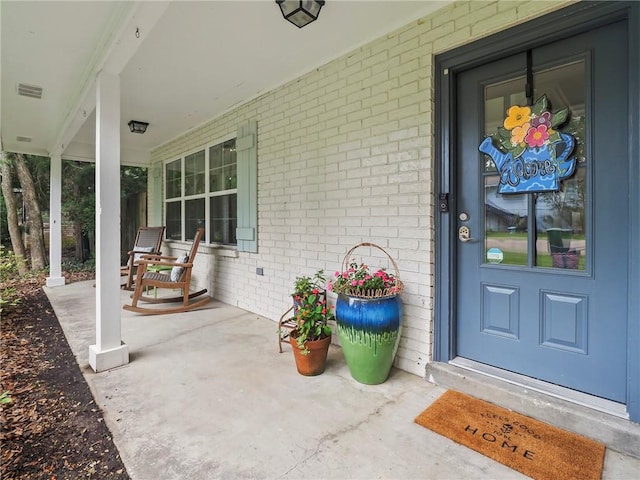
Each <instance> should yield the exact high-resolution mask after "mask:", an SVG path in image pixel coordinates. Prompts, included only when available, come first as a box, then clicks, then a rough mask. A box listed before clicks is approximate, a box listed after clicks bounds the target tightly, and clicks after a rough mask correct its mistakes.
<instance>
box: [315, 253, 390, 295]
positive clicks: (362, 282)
mask: <svg viewBox="0 0 640 480" xmlns="http://www.w3.org/2000/svg"><path fill="white" fill-rule="evenodd" d="M327 290H329V291H333V292H335V293H338V294H340V293H342V294H344V295H349V296H352V297H365V298H382V297H389V296H392V295H397V294H398V293H400V291H401V290H402V283H401V282H400V281H399V280H398V279H397V278H396V277H395V275H393V274H391V273H388V272H387V271H386V270H385V269H384V268H381V269H379V270H377V271H375V272H373V273H372V272H371V271H370V270H369V267H368V266H367V265H366V264H364V263H361V264H359V265H358V263H356V261H355V259H352V260H351V263H350V264H349V268H348V269H347V270H345V271H344V272H336V273H335V280H334V281H333V282H329V284H328V285H327Z"/></svg>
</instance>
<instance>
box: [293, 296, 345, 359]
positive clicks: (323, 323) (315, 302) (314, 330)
mask: <svg viewBox="0 0 640 480" xmlns="http://www.w3.org/2000/svg"><path fill="white" fill-rule="evenodd" d="M294 299H295V300H296V302H297V305H296V306H297V308H296V310H295V315H294V320H295V322H296V328H295V330H294V331H293V332H291V336H292V337H293V338H295V339H296V343H297V344H298V348H299V349H300V350H301V353H302V354H304V355H306V354H308V353H309V350H308V349H307V347H306V345H305V343H306V342H307V341H313V340H321V339H323V338H326V337H329V336H331V333H332V332H331V327H330V326H329V325H328V322H329V321H332V320H335V316H334V315H333V311H332V307H330V306H329V305H327V300H326V298H325V296H324V295H323V292H322V291H321V290H319V289H318V288H314V289H312V290H311V292H310V293H309V294H308V295H305V296H296V297H294Z"/></svg>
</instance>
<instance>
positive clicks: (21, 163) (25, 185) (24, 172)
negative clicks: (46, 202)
mask: <svg viewBox="0 0 640 480" xmlns="http://www.w3.org/2000/svg"><path fill="white" fill-rule="evenodd" d="M13 164H14V167H15V169H16V173H17V174H18V180H19V181H20V185H21V186H22V195H23V198H24V205H25V209H26V211H27V226H28V228H29V250H30V252H31V269H32V270H42V269H43V268H44V267H45V266H46V265H47V263H48V262H47V251H46V249H45V246H44V225H43V223H42V211H41V210H40V205H39V203H38V196H37V194H36V185H35V182H34V181H33V177H32V176H31V172H29V168H28V167H27V164H26V163H25V159H24V156H23V155H22V154H21V153H15V154H13Z"/></svg>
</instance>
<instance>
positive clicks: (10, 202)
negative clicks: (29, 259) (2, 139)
mask: <svg viewBox="0 0 640 480" xmlns="http://www.w3.org/2000/svg"><path fill="white" fill-rule="evenodd" d="M0 173H1V174H2V196H3V198H4V202H5V205H6V209H7V227H8V229H9V235H10V237H11V246H12V248H13V253H14V255H15V256H16V260H17V261H18V272H19V273H20V275H23V274H24V273H26V271H27V267H26V261H25V259H26V255H25V248H24V243H22V235H21V234H20V225H19V223H18V209H17V205H16V198H15V195H14V193H13V168H12V164H11V160H10V159H9V158H8V156H7V155H6V154H5V152H0Z"/></svg>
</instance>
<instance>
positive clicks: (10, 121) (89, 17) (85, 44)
mask: <svg viewBox="0 0 640 480" xmlns="http://www.w3.org/2000/svg"><path fill="white" fill-rule="evenodd" d="M448 3H451V1H449V0H420V1H418V0H414V1H390V0H389V1H346V0H329V1H327V3H326V5H325V6H324V8H323V9H322V11H321V12H320V17H319V19H318V20H317V21H316V22H314V23H312V24H310V25H308V26H306V27H304V28H302V29H298V28H297V27H295V26H294V25H292V24H290V23H288V22H286V21H285V20H284V19H283V18H282V15H281V14H280V10H279V8H278V6H277V5H276V4H275V2H274V1H272V0H262V1H196V2H188V1H173V2H156V1H152V2H144V1H143V2H110V1H107V2H56V1H42V2H26V1H6V0H3V1H2V2H0V17H1V52H0V53H1V57H0V58H1V65H0V67H1V85H0V95H1V98H0V115H1V116H0V135H1V140H2V148H3V149H4V150H6V151H14V152H22V153H32V154H38V155H45V156H49V155H52V154H55V153H62V154H63V157H64V158H74V159H93V158H94V153H95V146H94V145H95V114H94V111H95V78H96V75H97V73H98V72H99V71H100V70H105V71H108V72H110V73H115V74H118V75H120V78H121V125H120V130H121V162H122V163H128V164H146V163H148V160H149V152H150V151H151V150H152V149H154V148H155V147H157V146H159V145H162V144H163V143H165V142H167V141H169V140H171V139H173V138H175V137H176V136H178V135H180V134H182V133H184V132H186V131H188V130H190V129H192V128H194V127H196V126H198V125H200V124H202V123H204V122H205V121H207V120H209V119H211V118H214V117H216V116H218V115H220V114H222V113H223V112H225V111H227V110H229V109H230V108H232V107H233V106H234V105H237V104H239V103H242V102H244V101H246V100H249V99H251V98H254V97H256V96H258V95H260V94H261V93H263V92H267V91H269V90H271V89H273V88H274V87H277V86H278V85H281V84H283V83H285V82H287V81H289V80H292V79H294V78H296V77H298V76H300V75H301V74H304V73H306V72H308V71H311V70H312V69H314V68H317V67H319V66H321V65H323V64H325V63H327V62H328V61H330V60H332V59H334V58H336V57H338V56H340V55H342V54H344V53H347V52H349V51H351V50H353V49H354V48H356V47H357V46H359V45H362V44H365V43H366V42H368V41H370V40H373V39H374V38H377V37H379V36H381V35H383V34H385V33H388V32H391V31H393V30H395V29H396V28H398V27H400V26H402V25H405V24H407V23H409V22H411V21H412V20H415V19H417V18H420V17H422V16H424V15H426V14H428V13H430V12H431V11H434V10H436V9H438V8H441V7H443V6H444V5H446V4H448ZM136 30H137V31H138V32H139V38H138V36H136ZM20 83H25V84H29V85H35V86H39V87H42V88H43V95H42V99H40V100H37V99H33V98H28V97H24V96H21V95H18V91H17V90H18V84H20ZM131 119H136V120H142V121H145V122H149V128H148V130H147V132H146V133H145V134H144V135H138V134H132V133H130V132H129V129H128V126H127V122H128V121H129V120H131ZM20 137H26V138H28V139H31V140H30V141H24V138H23V140H22V141H20V140H19V138H20Z"/></svg>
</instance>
